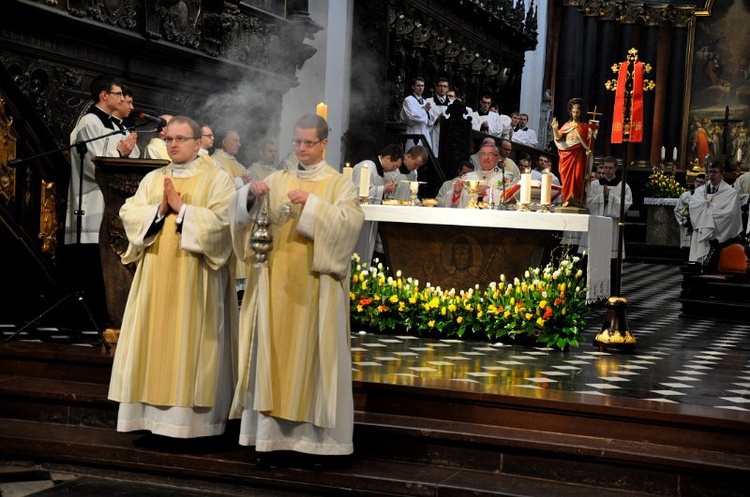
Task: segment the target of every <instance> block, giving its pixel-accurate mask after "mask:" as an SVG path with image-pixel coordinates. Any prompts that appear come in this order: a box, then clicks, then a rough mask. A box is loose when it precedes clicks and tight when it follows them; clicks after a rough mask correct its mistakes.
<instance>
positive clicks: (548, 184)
mask: <svg viewBox="0 0 750 497" xmlns="http://www.w3.org/2000/svg"><path fill="white" fill-rule="evenodd" d="M541 203H542V205H550V204H551V203H552V176H550V174H549V173H544V174H542V201H541Z"/></svg>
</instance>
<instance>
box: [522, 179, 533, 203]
mask: <svg viewBox="0 0 750 497" xmlns="http://www.w3.org/2000/svg"><path fill="white" fill-rule="evenodd" d="M521 203H522V204H530V203H531V173H523V174H521Z"/></svg>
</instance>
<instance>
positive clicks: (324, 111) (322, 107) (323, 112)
mask: <svg viewBox="0 0 750 497" xmlns="http://www.w3.org/2000/svg"><path fill="white" fill-rule="evenodd" d="M315 113H316V114H317V115H319V116H320V117H322V118H323V119H325V120H326V121H327V120H328V106H327V105H326V104H324V103H323V102H320V103H319V104H318V106H317V107H316V108H315Z"/></svg>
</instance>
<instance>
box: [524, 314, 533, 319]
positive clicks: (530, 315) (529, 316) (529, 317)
mask: <svg viewBox="0 0 750 497" xmlns="http://www.w3.org/2000/svg"><path fill="white" fill-rule="evenodd" d="M524 317H525V318H526V321H531V318H533V317H534V315H533V314H532V313H530V312H527V313H526V314H525V315H524Z"/></svg>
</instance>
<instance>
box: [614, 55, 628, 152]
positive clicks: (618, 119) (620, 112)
mask: <svg viewBox="0 0 750 497" xmlns="http://www.w3.org/2000/svg"><path fill="white" fill-rule="evenodd" d="M628 67H630V63H629V62H623V63H621V64H620V73H619V74H618V76H617V89H616V90H615V112H614V114H613V115H612V143H622V132H623V120H624V118H625V85H626V84H627V82H628Z"/></svg>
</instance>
